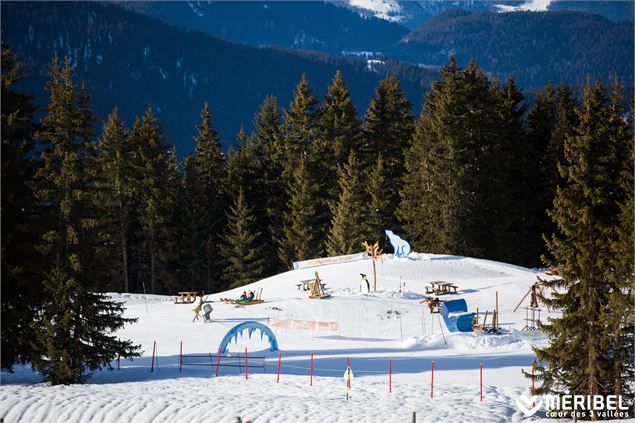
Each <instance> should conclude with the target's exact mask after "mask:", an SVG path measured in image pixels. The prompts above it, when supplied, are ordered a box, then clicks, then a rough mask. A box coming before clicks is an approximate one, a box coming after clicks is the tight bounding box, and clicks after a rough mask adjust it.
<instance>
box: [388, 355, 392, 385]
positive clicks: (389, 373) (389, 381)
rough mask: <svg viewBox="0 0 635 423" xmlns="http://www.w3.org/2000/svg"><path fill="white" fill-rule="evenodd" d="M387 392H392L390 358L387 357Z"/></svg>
mask: <svg viewBox="0 0 635 423" xmlns="http://www.w3.org/2000/svg"><path fill="white" fill-rule="evenodd" d="M388 392H392V358H389V359H388Z"/></svg>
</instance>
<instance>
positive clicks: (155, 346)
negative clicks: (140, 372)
mask: <svg viewBox="0 0 635 423" xmlns="http://www.w3.org/2000/svg"><path fill="white" fill-rule="evenodd" d="M156 349H157V341H154V345H153V347H152V365H151V366H150V373H152V372H153V371H154V352H155V351H156Z"/></svg>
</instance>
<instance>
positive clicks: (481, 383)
mask: <svg viewBox="0 0 635 423" xmlns="http://www.w3.org/2000/svg"><path fill="white" fill-rule="evenodd" d="M480 367H481V368H480V373H481V375H480V380H479V386H480V387H481V402H483V363H481V366H480Z"/></svg>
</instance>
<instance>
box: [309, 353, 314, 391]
mask: <svg viewBox="0 0 635 423" xmlns="http://www.w3.org/2000/svg"><path fill="white" fill-rule="evenodd" d="M309 386H313V353H311V368H310V370H309Z"/></svg>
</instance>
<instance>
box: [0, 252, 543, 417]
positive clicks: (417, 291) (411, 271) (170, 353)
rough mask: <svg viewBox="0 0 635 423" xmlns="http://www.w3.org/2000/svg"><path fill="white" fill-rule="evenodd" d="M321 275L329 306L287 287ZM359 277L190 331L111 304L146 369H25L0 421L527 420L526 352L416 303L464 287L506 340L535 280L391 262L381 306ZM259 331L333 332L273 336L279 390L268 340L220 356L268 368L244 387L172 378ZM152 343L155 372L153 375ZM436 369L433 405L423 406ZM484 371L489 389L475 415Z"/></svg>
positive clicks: (277, 295) (451, 264) (207, 372)
mask: <svg viewBox="0 0 635 423" xmlns="http://www.w3.org/2000/svg"><path fill="white" fill-rule="evenodd" d="M316 271H317V272H319V276H320V278H321V279H322V281H323V282H324V283H325V284H326V289H327V291H328V292H329V293H330V294H331V297H329V298H327V299H322V300H318V299H309V298H308V293H307V292H305V291H301V290H298V287H297V286H296V284H297V283H299V281H301V280H304V279H309V278H312V277H313V275H314V272H316ZM360 273H364V274H366V275H369V276H368V278H369V280H370V281H371V284H372V280H373V278H372V262H371V261H370V260H362V261H357V262H350V263H341V264H333V265H326V266H320V267H314V268H307V269H302V270H294V271H290V272H286V273H283V274H280V275H276V276H273V277H270V278H267V279H264V280H262V281H258V282H256V283H254V284H251V285H249V286H246V287H243V288H239V289H234V290H231V291H228V292H224V293H222V294H215V295H211V296H210V299H211V300H213V303H212V305H213V307H214V311H213V312H212V318H213V322H212V323H202V322H201V321H198V322H192V318H193V316H194V314H193V312H192V307H193V305H176V304H174V303H173V299H172V298H170V297H163V296H148V297H147V298H146V297H144V296H143V295H139V294H112V295H113V296H114V297H115V298H117V299H120V300H123V301H125V302H126V307H127V311H126V315H127V316H129V317H138V318H139V321H138V323H136V324H134V325H131V326H128V327H127V328H125V330H124V331H123V332H122V333H121V336H122V337H125V338H129V339H132V340H133V341H134V342H136V343H139V344H141V345H142V348H143V350H144V354H143V357H141V358H139V359H136V360H134V361H132V362H129V361H124V360H122V362H121V370H119V371H117V370H114V371H112V372H110V371H102V372H97V373H96V374H95V375H93V378H92V379H91V380H90V381H89V383H87V384H85V385H74V386H57V387H49V386H47V385H45V384H42V383H39V377H38V376H37V375H35V374H33V373H32V372H31V371H30V369H28V368H19V369H17V371H16V373H15V374H11V375H9V374H2V386H1V387H0V418H4V419H5V421H6V422H10V421H54V422H56V421H60V422H62V421H63V422H65V423H67V422H81V421H87V422H88V421H91V422H92V421H112V422H115V421H117V422H119V421H143V422H145V421H148V422H149V421H170V422H173V421H187V422H189V421H211V422H229V421H232V420H231V419H232V418H233V417H234V416H236V415H241V416H242V417H243V418H245V417H248V418H251V419H253V421H258V422H260V421H263V422H265V421H276V422H282V421H285V422H286V421H293V422H295V421H311V422H326V421H328V422H331V421H343V422H344V421H355V422H361V421H368V422H375V421H387V422H392V421H395V422H397V421H406V420H408V419H409V418H410V414H411V413H412V411H416V412H417V413H418V416H425V421H428V420H429V421H432V420H433V419H434V420H435V421H446V420H447V421H450V420H451V421H462V422H469V421H474V422H476V421H479V422H482V421H510V420H514V421H518V420H522V417H523V415H522V414H520V413H519V412H518V411H517V409H516V405H515V400H516V398H517V397H518V396H519V395H520V394H523V393H526V392H527V389H528V387H529V385H530V382H529V381H527V380H526V379H525V378H524V377H523V376H522V375H521V369H525V370H529V369H530V367H531V363H532V360H533V358H534V355H533V353H532V351H531V347H532V344H531V341H529V340H526V339H519V338H517V337H514V336H513V335H512V334H507V335H489V334H477V333H463V334H461V333H454V334H450V333H448V332H447V329H446V327H445V325H444V324H443V323H442V320H440V318H439V317H438V315H431V314H430V313H429V312H428V309H427V307H426V306H425V305H424V304H420V300H421V299H423V298H424V296H425V288H424V287H425V285H427V284H428V282H431V281H438V280H446V281H451V282H454V283H455V284H456V285H458V287H459V293H458V295H456V296H455V295H452V296H449V297H451V298H450V299H455V298H463V299H465V300H466V301H467V304H468V307H469V309H470V310H473V311H476V308H477V307H478V309H479V310H480V311H484V310H489V311H490V312H491V311H492V310H493V309H494V306H495V300H496V292H498V295H499V308H500V323H501V325H502V327H503V328H506V329H513V328H515V329H521V328H522V326H523V321H522V319H523V318H524V313H522V312H517V313H513V312H512V311H513V309H514V307H515V306H516V304H517V303H518V301H519V300H520V299H521V297H522V296H523V295H524V294H525V292H526V291H527V289H528V288H529V286H530V285H531V284H532V283H533V282H534V281H535V280H536V277H537V276H541V277H544V275H542V274H541V273H539V272H538V271H534V270H529V269H525V268H521V267H517V266H512V265H507V264H503V263H498V262H492V261H487V260H477V259H472V258H464V257H456V256H439V255H430V254H415V253H413V254H411V255H410V256H409V257H407V258H396V257H392V256H390V255H387V256H385V257H384V260H383V262H381V261H380V262H378V263H377V288H378V290H377V293H376V294H373V295H370V296H365V295H361V294H360V292H359V286H360V280H361V278H360ZM400 286H401V288H402V289H401V292H400ZM257 288H262V289H263V298H264V300H265V302H264V303H262V304H258V305H251V306H247V307H237V306H234V305H229V304H225V303H221V302H218V300H219V299H220V298H221V297H223V298H224V297H238V296H239V294H240V293H241V292H242V291H243V290H244V289H247V290H249V289H257ZM449 297H446V298H449ZM543 316H544V315H543ZM268 318H273V319H279V320H286V319H292V320H305V321H311V320H313V321H320V322H337V326H338V329H337V330H332V331H320V330H314V331H312V330H302V329H286V328H273V327H272V330H274V331H275V333H276V337H277V341H278V345H279V347H280V349H281V350H282V352H283V354H282V368H281V373H282V374H281V378H280V382H279V383H276V367H277V359H278V353H277V352H276V353H274V352H270V351H269V350H268V348H269V344H268V342H266V340H267V338H266V337H264V339H263V340H261V337H260V336H258V334H257V333H256V334H254V335H253V336H252V337H251V338H248V337H247V336H246V334H247V333H246V332H245V333H244V334H245V336H244V337H238V339H237V341H236V342H234V343H231V344H230V346H229V352H230V354H231V355H233V356H234V357H235V356H236V354H239V353H240V354H244V351H245V348H247V349H248V351H249V354H250V355H251V356H252V357H253V358H252V363H253V362H255V361H257V360H258V359H257V358H255V357H256V356H262V355H265V356H266V366H265V368H264V369H263V368H252V369H250V373H249V380H245V376H244V368H243V367H241V368H227V367H221V368H220V373H221V375H220V376H219V377H215V375H214V372H215V369H214V368H212V367H211V366H197V367H193V366H185V367H184V368H183V371H182V372H179V367H178V363H179V348H180V343H181V342H182V343H183V353H184V354H185V355H193V354H198V355H202V356H203V358H202V359H201V360H206V359H205V357H207V356H208V355H209V354H210V353H212V354H215V353H216V351H217V349H218V346H219V343H220V342H221V339H222V338H223V336H224V335H225V334H226V333H227V331H228V330H229V329H230V328H232V327H233V326H234V325H236V324H239V323H241V322H244V321H250V320H254V321H258V322H261V323H264V324H267V319H268ZM442 329H443V332H441V330H442ZM155 341H156V351H157V356H158V359H157V362H155V366H157V367H158V368H156V369H155V371H154V372H150V365H151V356H152V350H153V345H154V342H155ZM534 342H544V341H534ZM312 353H313V357H314V371H313V385H312V386H310V384H309V383H310V376H309V368H310V360H311V354H312ZM348 358H350V362H351V368H352V370H353V373H354V381H353V384H352V385H353V386H352V390H351V398H350V400H349V401H348V402H346V401H345V398H344V394H345V387H344V384H343V381H342V375H343V372H344V370H345V368H346V363H347V359H348ZM389 358H390V359H392V370H393V374H392V392H389V385H388V360H389ZM432 360H434V362H435V375H434V380H435V386H434V399H431V398H430V376H431V375H430V368H431V362H432ZM205 362H206V361H205ZM480 363H483V367H484V371H483V374H484V385H485V387H484V392H483V395H484V398H483V402H482V403H481V402H480V401H479V388H478V383H479V365H480ZM114 365H115V367H116V363H115V364H114ZM241 375H242V376H241Z"/></svg>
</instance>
